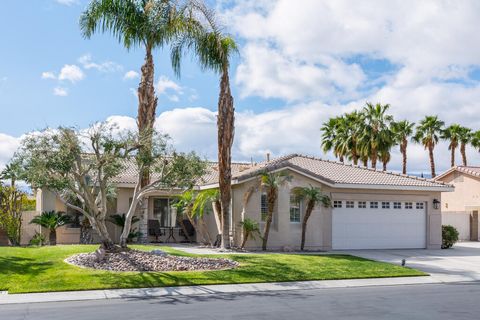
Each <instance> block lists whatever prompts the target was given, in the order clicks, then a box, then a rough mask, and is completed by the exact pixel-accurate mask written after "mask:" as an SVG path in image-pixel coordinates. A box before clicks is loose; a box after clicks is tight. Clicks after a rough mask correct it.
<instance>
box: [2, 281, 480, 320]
mask: <svg viewBox="0 0 480 320" xmlns="http://www.w3.org/2000/svg"><path fill="white" fill-rule="evenodd" d="M479 296H480V282H469V283H450V284H426V285H405V286H388V287H362V288H339V289H319V290H295V291H278V292H268V293H267V292H256V293H247V294H233V295H232V294H224V295H214V294H211V295H199V296H176V297H161V298H152V299H138V298H135V299H128V298H127V299H113V300H93V301H78V302H52V303H33V304H17V305H1V306H0V319H8V320H17V319H22V320H23V319H39V320H40V319H48V320H56V319H58V320H67V319H98V320H100V319H102V320H122V319H132V320H137V319H138V320H140V319H148V320H152V319H162V320H163V319H176V320H181V319H196V320H198V319H237V320H239V319H276V320H282V319H288V320H294V319H305V320H306V319H315V320H318V319H437V320H438V319H456V320H459V319H478V318H479V314H480V303H479V302H478V297H479Z"/></svg>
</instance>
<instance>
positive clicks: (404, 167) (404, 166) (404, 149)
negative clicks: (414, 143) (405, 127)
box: [400, 139, 408, 174]
mask: <svg viewBox="0 0 480 320" xmlns="http://www.w3.org/2000/svg"><path fill="white" fill-rule="evenodd" d="M407 143H408V142H407V139H403V142H402V145H401V150H400V151H401V152H402V158H403V159H402V173H403V174H407Z"/></svg>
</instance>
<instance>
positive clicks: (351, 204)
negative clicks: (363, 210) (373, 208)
mask: <svg viewBox="0 0 480 320" xmlns="http://www.w3.org/2000/svg"><path fill="white" fill-rule="evenodd" d="M345 207H346V208H355V202H353V201H347V202H346V203H345Z"/></svg>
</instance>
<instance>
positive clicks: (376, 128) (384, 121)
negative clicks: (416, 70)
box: [362, 102, 393, 169]
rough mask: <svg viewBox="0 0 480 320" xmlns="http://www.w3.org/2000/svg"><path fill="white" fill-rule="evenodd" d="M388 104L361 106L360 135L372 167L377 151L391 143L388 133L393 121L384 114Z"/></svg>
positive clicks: (375, 165)
mask: <svg viewBox="0 0 480 320" xmlns="http://www.w3.org/2000/svg"><path fill="white" fill-rule="evenodd" d="M388 108H390V105H388V104H385V105H382V104H380V103H377V104H376V105H373V104H371V103H368V102H367V104H366V106H365V107H364V108H363V114H364V119H365V127H364V130H363V131H364V134H363V136H362V140H363V145H364V148H367V149H369V151H370V160H371V161H372V168H373V169H376V168H377V158H378V152H379V150H381V149H382V148H387V146H388V145H391V141H390V139H391V136H390V135H389V133H388V132H389V129H388V128H389V125H390V123H391V122H393V117H392V116H391V115H389V114H386V112H387V110H388Z"/></svg>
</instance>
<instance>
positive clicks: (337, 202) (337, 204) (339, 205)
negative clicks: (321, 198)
mask: <svg viewBox="0 0 480 320" xmlns="http://www.w3.org/2000/svg"><path fill="white" fill-rule="evenodd" d="M333 207H334V208H337V209H342V208H343V200H333Z"/></svg>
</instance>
